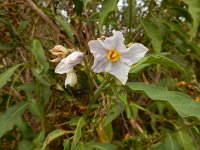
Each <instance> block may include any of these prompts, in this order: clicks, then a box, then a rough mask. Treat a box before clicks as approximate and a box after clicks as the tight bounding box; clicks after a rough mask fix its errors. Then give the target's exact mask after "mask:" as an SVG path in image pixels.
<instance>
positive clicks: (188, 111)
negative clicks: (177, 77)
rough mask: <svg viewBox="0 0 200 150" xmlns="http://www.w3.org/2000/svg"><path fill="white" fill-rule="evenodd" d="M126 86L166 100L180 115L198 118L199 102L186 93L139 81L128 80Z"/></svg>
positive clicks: (199, 112)
mask: <svg viewBox="0 0 200 150" xmlns="http://www.w3.org/2000/svg"><path fill="white" fill-rule="evenodd" d="M127 86H128V87H129V88H130V89H131V90H133V91H134V92H138V93H144V94H146V95H147V96H149V97H150V98H151V99H152V100H159V101H166V102H168V103H169V104H170V105H171V106H172V107H173V108H174V109H175V110H176V111H177V113H178V114H179V115H180V116H181V117H196V118H198V119H200V111H199V110H200V103H197V102H196V101H194V100H193V99H192V98H191V97H189V96H188V95H185V94H183V93H180V92H177V91H168V90H167V89H164V88H161V87H158V86H152V85H148V84H143V83H139V82H129V83H127Z"/></svg>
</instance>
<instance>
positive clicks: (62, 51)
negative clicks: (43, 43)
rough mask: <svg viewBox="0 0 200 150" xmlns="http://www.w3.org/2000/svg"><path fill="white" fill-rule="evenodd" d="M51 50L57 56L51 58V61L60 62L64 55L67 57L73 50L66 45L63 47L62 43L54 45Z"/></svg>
mask: <svg viewBox="0 0 200 150" xmlns="http://www.w3.org/2000/svg"><path fill="white" fill-rule="evenodd" d="M49 51H50V52H51V54H53V55H54V56H56V57H57V58H55V59H53V60H50V61H51V62H54V63H56V62H60V60H61V59H63V58H64V57H66V56H67V55H68V54H69V53H70V52H72V50H71V49H66V48H65V47H63V46H62V45H56V46H54V48H53V49H51V50H49Z"/></svg>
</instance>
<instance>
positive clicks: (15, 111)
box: [0, 102, 28, 138]
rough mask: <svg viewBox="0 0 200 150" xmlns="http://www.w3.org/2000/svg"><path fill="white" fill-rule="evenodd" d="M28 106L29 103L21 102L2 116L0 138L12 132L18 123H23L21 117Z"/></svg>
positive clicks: (0, 116)
mask: <svg viewBox="0 0 200 150" xmlns="http://www.w3.org/2000/svg"><path fill="white" fill-rule="evenodd" d="M27 106H28V103H27V102H21V103H18V104H16V105H13V106H11V107H10V108H9V109H8V110H6V111H5V112H3V113H1V114H0V138H1V137H2V136H3V135H4V134H5V133H6V132H7V131H9V130H11V129H12V128H13V127H14V125H16V124H17V122H19V121H21V115H22V113H23V112H24V110H25V109H26V108H27Z"/></svg>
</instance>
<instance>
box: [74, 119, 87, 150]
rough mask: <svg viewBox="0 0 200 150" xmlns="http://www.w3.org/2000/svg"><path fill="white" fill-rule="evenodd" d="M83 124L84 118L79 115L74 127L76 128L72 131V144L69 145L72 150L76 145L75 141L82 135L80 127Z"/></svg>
mask: <svg viewBox="0 0 200 150" xmlns="http://www.w3.org/2000/svg"><path fill="white" fill-rule="evenodd" d="M84 125H85V121H84V119H83V118H82V117H81V118H80V119H79V121H78V124H77V127H76V130H75V133H74V138H73V142H72V146H71V149H72V150H73V149H74V148H75V147H76V146H77V143H78V141H79V140H80V138H81V136H82V134H81V133H82V132H81V130H82V128H83V126H84Z"/></svg>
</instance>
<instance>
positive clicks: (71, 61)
mask: <svg viewBox="0 0 200 150" xmlns="http://www.w3.org/2000/svg"><path fill="white" fill-rule="evenodd" d="M82 59H83V53H82V52H78V51H74V52H73V53H71V54H70V55H68V56H67V57H66V58H64V59H62V60H61V61H60V63H59V64H58V65H57V66H56V69H55V73H59V74H63V73H68V72H71V69H73V67H74V66H75V65H77V64H79V63H81V61H82Z"/></svg>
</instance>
